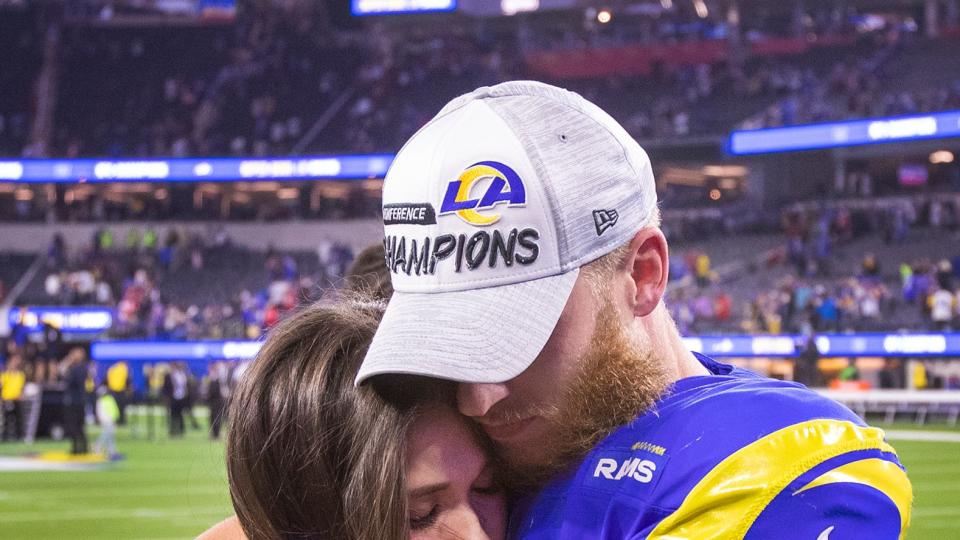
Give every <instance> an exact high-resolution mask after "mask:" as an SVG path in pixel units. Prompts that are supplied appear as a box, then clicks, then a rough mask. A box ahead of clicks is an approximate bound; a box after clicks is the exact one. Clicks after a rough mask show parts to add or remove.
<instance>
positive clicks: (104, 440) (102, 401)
mask: <svg viewBox="0 0 960 540" xmlns="http://www.w3.org/2000/svg"><path fill="white" fill-rule="evenodd" d="M96 416H97V423H98V424H100V437H99V438H97V442H96V443H94V445H93V452H94V453H95V454H102V455H104V456H106V457H107V458H112V457H113V456H115V455H116V454H117V436H116V432H117V421H118V420H119V419H120V407H119V406H117V401H116V400H115V399H114V397H113V394H112V393H111V392H110V390H109V389H108V388H107V387H106V386H102V385H101V386H100V387H98V388H97V404H96Z"/></svg>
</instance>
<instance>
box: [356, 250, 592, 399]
mask: <svg viewBox="0 0 960 540" xmlns="http://www.w3.org/2000/svg"><path fill="white" fill-rule="evenodd" d="M578 274H579V271H578V269H574V270H571V271H569V272H566V273H564V274H558V275H555V276H549V277H545V278H540V279H535V280H531V281H524V282H521V283H515V284H511V285H503V286H500V287H489V288H484V289H471V290H466V291H454V292H443V293H404V292H395V293H394V294H393V297H392V298H391V299H390V304H389V305H388V306H387V310H386V313H384V316H383V320H382V321H381V322H380V327H379V328H378V329H377V333H376V335H375V336H374V338H373V342H372V343H371V344H370V349H369V350H368V351H367V355H366V358H364V361H363V364H362V365H361V366H360V370H359V372H358V373H357V378H356V384H357V385H359V384H361V383H363V382H364V381H365V380H367V379H369V378H370V377H373V376H376V375H383V374H387V373H403V374H408V375H424V376H427V377H436V378H439V379H447V380H452V381H458V382H471V383H496V382H503V381H506V380H509V379H512V378H514V377H516V376H517V375H519V374H520V373H522V372H523V371H524V370H525V369H527V367H529V366H530V364H531V363H532V362H533V361H534V359H536V357H537V355H539V354H540V351H541V350H542V349H543V346H544V345H545V344H546V342H547V339H549V338H550V335H551V334H552V333H553V329H554V327H555V326H556V324H557V321H558V320H559V319H560V314H561V313H562V312H563V308H564V306H566V304H567V299H568V298H569V297H570V292H571V291H572V290H573V285H574V283H575V282H576V281H577V275H578Z"/></svg>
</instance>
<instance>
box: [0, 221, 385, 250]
mask: <svg viewBox="0 0 960 540" xmlns="http://www.w3.org/2000/svg"><path fill="white" fill-rule="evenodd" d="M221 227H222V229H223V230H224V231H225V232H226V234H227V236H228V237H229V238H230V240H231V242H232V243H233V244H235V245H239V246H244V247H247V248H250V249H255V250H266V249H267V247H269V246H271V245H272V246H273V247H274V248H277V249H282V250H298V251H312V250H314V249H317V247H318V245H319V243H320V242H321V240H324V239H326V240H328V241H331V242H339V243H344V244H347V245H349V246H351V247H352V248H353V249H354V250H360V249H362V248H364V247H366V246H368V245H370V244H372V243H374V242H378V241H380V239H381V238H383V222H382V221H381V220H379V219H376V218H373V219H352V220H338V221H307V222H289V221H288V222H282V223H257V222H254V223H251V222H226V221H225V222H197V221H193V222H189V221H163V222H123V223H52V224H4V225H3V233H2V234H0V251H9V252H20V253H39V252H43V251H46V249H47V247H48V246H49V245H50V243H51V242H52V240H53V237H54V235H55V234H57V233H60V234H61V235H63V237H64V240H65V241H66V245H68V246H71V247H75V248H80V247H86V246H89V245H90V244H91V242H92V241H93V235H94V233H95V232H96V231H97V230H99V229H109V230H110V231H111V232H112V233H113V236H114V239H115V242H116V244H117V245H118V246H122V245H123V242H124V239H125V238H126V236H127V233H128V231H129V230H130V229H136V230H138V231H139V232H140V233H141V234H142V233H143V231H145V230H147V229H148V228H150V229H153V230H154V231H156V232H157V234H158V235H159V236H160V240H161V241H163V239H164V237H165V235H166V233H167V231H169V230H170V229H176V230H177V231H178V232H180V233H181V234H184V233H186V234H198V235H200V236H201V237H203V238H209V239H212V238H213V236H214V234H215V233H216V232H217V231H219V230H220V228H221Z"/></svg>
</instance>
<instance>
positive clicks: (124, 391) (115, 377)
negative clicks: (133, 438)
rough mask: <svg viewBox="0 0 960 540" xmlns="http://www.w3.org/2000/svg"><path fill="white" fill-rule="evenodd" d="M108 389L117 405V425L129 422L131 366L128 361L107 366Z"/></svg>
mask: <svg viewBox="0 0 960 540" xmlns="http://www.w3.org/2000/svg"><path fill="white" fill-rule="evenodd" d="M107 390H108V391H109V392H110V395H111V396H113V400H114V402H115V403H116V405H117V410H118V411H119V412H118V415H119V416H118V417H117V425H120V426H124V425H126V424H127V414H126V408H127V407H126V406H127V401H128V397H129V393H130V367H129V366H128V365H127V363H126V362H124V361H120V362H116V363H115V364H113V365H112V366H110V367H109V368H107Z"/></svg>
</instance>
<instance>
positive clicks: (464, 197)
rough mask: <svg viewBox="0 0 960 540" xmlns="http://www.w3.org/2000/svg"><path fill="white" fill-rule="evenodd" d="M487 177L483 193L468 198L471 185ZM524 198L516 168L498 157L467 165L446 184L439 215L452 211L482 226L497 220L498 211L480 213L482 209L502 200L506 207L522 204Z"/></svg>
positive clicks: (524, 192) (470, 192)
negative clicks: (496, 212)
mask: <svg viewBox="0 0 960 540" xmlns="http://www.w3.org/2000/svg"><path fill="white" fill-rule="evenodd" d="M487 178H489V179H492V180H491V182H490V185H488V186H487V189H486V190H485V191H484V192H483V196H482V197H480V198H473V199H471V198H470V197H471V196H472V195H473V188H474V186H476V185H477V183H479V181H480V180H484V179H487ZM526 202H527V194H526V190H525V189H524V186H523V181H522V180H520V175H518V174H517V173H516V171H514V170H513V169H511V168H510V167H508V166H506V165H504V164H503V163H500V162H499V161H481V162H479V163H474V164H473V165H471V166H469V167H467V168H466V170H464V171H463V172H462V173H461V174H460V177H459V178H457V179H456V180H454V181H452V182H450V183H449V184H447V191H446V193H445V194H444V196H443V203H441V205H440V215H441V216H443V215H447V214H454V213H455V214H457V216H459V217H460V219H462V220H464V221H466V222H467V223H469V224H470V225H476V226H478V227H483V226H486V225H492V224H494V223H496V222H497V221H499V219H500V214H482V213H480V211H481V210H489V209H491V208H493V207H494V206H496V205H498V204H504V203H506V204H507V206H508V207H513V206H523V205H524V204H526Z"/></svg>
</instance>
